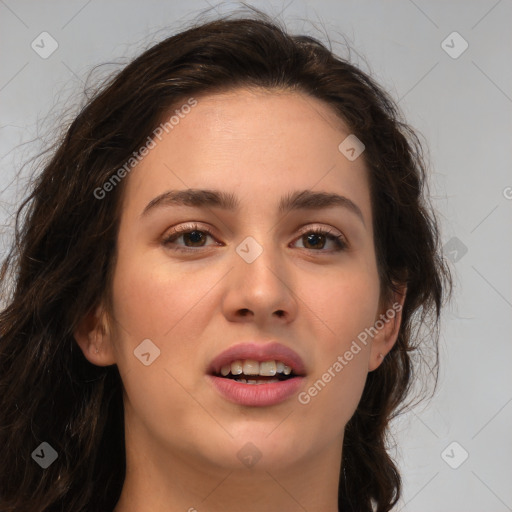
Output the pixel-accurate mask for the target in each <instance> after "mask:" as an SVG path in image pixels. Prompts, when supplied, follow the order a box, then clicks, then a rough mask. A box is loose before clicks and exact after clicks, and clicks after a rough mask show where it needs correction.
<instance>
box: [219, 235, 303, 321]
mask: <svg viewBox="0 0 512 512" xmlns="http://www.w3.org/2000/svg"><path fill="white" fill-rule="evenodd" d="M262 249H263V250H262V252H261V254H260V255H259V256H258V257H257V258H256V259H254V260H253V261H252V262H250V263H249V262H248V261H250V260H245V259H244V258H243V257H242V256H240V255H239V254H238V253H237V252H236V251H234V254H233V265H234V268H233V269H232V271H231V272H229V274H228V276H227V278H228V281H227V284H226V286H227V287H226V293H225V295H224V299H223V305H222V308H223V313H224V315H225V317H226V318H227V319H228V320H229V321H232V322H254V323H256V324H258V325H259V326H260V327H262V326H264V325H266V324H269V323H276V322H277V323H282V324H287V323H290V322H292V321H293V320H294V319H295V317H296V315H297V308H298V304H297V296H296V295H295V294H294V291H293V288H294V283H293V273H292V272H291V269H290V268H289V267H287V263H286V261H285V259H284V258H283V257H282V255H280V254H279V253H278V250H277V249H272V248H271V247H270V245H267V246H262ZM240 254H241V253H240Z"/></svg>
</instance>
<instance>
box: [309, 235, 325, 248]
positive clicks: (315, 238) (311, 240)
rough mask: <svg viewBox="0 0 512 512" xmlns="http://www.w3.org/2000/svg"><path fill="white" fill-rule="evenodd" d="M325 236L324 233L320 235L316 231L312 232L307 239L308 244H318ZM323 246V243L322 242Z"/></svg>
mask: <svg viewBox="0 0 512 512" xmlns="http://www.w3.org/2000/svg"><path fill="white" fill-rule="evenodd" d="M323 238H324V235H319V234H316V233H311V234H309V235H308V236H307V240H308V242H307V243H308V244H312V245H316V244H318V243H319V239H321V241H323ZM315 241H316V243H315ZM322 246H323V244H322Z"/></svg>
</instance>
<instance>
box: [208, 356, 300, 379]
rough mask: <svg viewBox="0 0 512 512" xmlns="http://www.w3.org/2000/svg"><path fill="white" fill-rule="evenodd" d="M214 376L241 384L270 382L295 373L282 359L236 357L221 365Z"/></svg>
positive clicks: (293, 375) (290, 377) (292, 376)
mask: <svg viewBox="0 0 512 512" xmlns="http://www.w3.org/2000/svg"><path fill="white" fill-rule="evenodd" d="M213 375H214V376H216V377H221V378H224V379H231V380H234V381H236V382H240V383H242V384H253V385H259V384H271V383H274V382H282V381H285V380H289V379H292V378H294V377H296V376H297V375H296V374H295V372H294V371H293V370H292V368H291V367H290V366H287V365H286V364H284V363H283V362H282V361H275V360H271V361H262V362H259V361H255V360H253V359H238V360H236V361H232V362H231V363H230V364H226V365H223V366H222V367H221V368H220V371H219V372H214V373H213Z"/></svg>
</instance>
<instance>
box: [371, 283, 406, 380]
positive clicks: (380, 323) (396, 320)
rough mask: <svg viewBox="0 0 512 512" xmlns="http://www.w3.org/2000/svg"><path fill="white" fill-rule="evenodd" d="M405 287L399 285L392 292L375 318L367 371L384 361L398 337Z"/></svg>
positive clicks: (374, 368)
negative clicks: (374, 332) (389, 298)
mask: <svg viewBox="0 0 512 512" xmlns="http://www.w3.org/2000/svg"><path fill="white" fill-rule="evenodd" d="M406 293H407V287H406V286H405V285H403V286H401V287H400V288H399V289H398V291H396V292H394V293H393V294H392V297H391V300H390V301H387V302H386V304H383V305H382V306H381V308H380V310H379V314H378V315H377V317H376V318H375V323H374V327H373V328H374V330H375V331H376V334H375V335H374V337H373V340H372V348H371V352H370V360H369V362H368V371H370V372H372V371H373V370H376V369H377V368H378V367H379V366H380V365H381V364H382V362H383V361H384V358H385V357H386V355H387V354H388V352H389V351H390V350H391V349H392V348H393V345H394V344H395V343H396V340H397V339H398V333H399V331H400V325H401V324H402V309H403V307H404V302H405V296H406Z"/></svg>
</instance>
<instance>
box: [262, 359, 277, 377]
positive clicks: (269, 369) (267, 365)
mask: <svg viewBox="0 0 512 512" xmlns="http://www.w3.org/2000/svg"><path fill="white" fill-rule="evenodd" d="M276 368H277V365H276V362H275V361H264V362H263V363H260V375H264V376H265V377H272V376H274V375H275V374H276Z"/></svg>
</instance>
